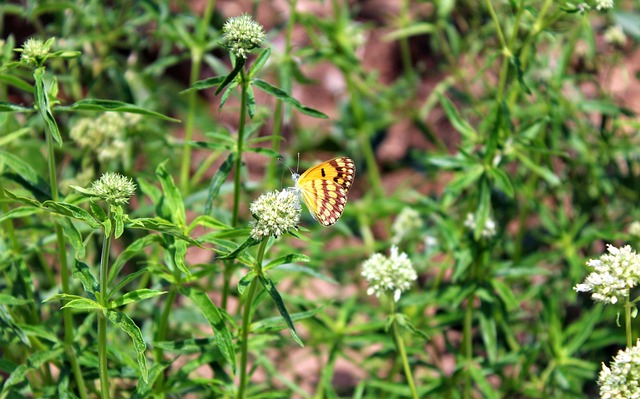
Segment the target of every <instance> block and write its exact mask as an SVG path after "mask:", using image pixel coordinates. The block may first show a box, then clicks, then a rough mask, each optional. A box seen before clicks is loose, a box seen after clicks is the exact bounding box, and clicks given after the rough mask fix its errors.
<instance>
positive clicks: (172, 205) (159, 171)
mask: <svg viewBox="0 0 640 399" xmlns="http://www.w3.org/2000/svg"><path fill="white" fill-rule="evenodd" d="M167 162H168V160H167V161H164V162H163V163H161V164H160V165H158V167H157V168H156V176H157V177H158V180H159V181H160V184H161V185H162V191H163V192H164V200H165V204H166V205H167V207H168V208H169V213H170V214H171V215H172V216H173V218H172V219H171V221H172V222H174V223H175V224H176V225H178V226H180V228H184V227H185V226H186V219H187V218H186V215H185V210H184V202H183V201H182V195H181V194H180V190H178V187H176V185H175V183H174V182H173V177H171V175H170V174H169V173H168V172H167V170H166V169H165V165H166V164H167Z"/></svg>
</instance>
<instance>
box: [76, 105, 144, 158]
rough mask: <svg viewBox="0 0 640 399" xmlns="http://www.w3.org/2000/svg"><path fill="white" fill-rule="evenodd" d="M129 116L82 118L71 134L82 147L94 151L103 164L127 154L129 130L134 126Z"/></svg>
mask: <svg viewBox="0 0 640 399" xmlns="http://www.w3.org/2000/svg"><path fill="white" fill-rule="evenodd" d="M127 115H129V114H122V113H118V112H106V113H104V114H102V115H100V116H99V117H97V118H81V119H78V120H77V121H76V123H75V124H74V126H73V128H71V131H70V132H69V136H71V139H72V140H73V141H75V142H76V143H77V144H78V145H79V146H80V147H83V148H86V149H89V150H91V151H94V152H95V153H96V155H97V157H98V160H100V161H101V162H109V161H111V160H114V159H117V158H119V157H122V156H123V155H124V154H126V152H125V151H126V148H127V142H128V135H127V129H128V128H129V127H130V126H132V124H131V123H130V122H129V121H130V118H129V117H128V116H127Z"/></svg>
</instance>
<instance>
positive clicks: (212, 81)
mask: <svg viewBox="0 0 640 399" xmlns="http://www.w3.org/2000/svg"><path fill="white" fill-rule="evenodd" d="M223 81H224V76H214V77H212V78H207V79H203V80H198V81H196V82H194V83H193V84H192V85H191V87H189V88H188V89H186V90H182V91H181V92H180V94H184V93H188V92H190V91H193V90H204V89H208V88H210V87H213V86H218V85H219V84H220V83H222V82H223Z"/></svg>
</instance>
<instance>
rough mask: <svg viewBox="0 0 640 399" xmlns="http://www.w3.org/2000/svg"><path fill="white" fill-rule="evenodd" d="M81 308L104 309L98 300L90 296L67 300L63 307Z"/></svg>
mask: <svg viewBox="0 0 640 399" xmlns="http://www.w3.org/2000/svg"><path fill="white" fill-rule="evenodd" d="M65 308H71V309H80V310H102V309H103V307H102V305H100V304H99V303H98V302H96V301H94V300H93V299H89V298H80V299H72V300H70V301H69V302H67V303H66V304H65V305H64V306H63V307H62V309H65Z"/></svg>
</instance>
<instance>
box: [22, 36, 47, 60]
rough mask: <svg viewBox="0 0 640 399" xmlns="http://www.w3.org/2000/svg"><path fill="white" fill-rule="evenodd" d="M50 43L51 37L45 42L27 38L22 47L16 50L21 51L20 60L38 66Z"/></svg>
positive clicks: (44, 56)
mask: <svg viewBox="0 0 640 399" xmlns="http://www.w3.org/2000/svg"><path fill="white" fill-rule="evenodd" d="M52 45H53V40H52V39H49V40H48V41H46V42H45V43H43V42H42V40H40V39H35V38H31V39H28V40H27V41H26V42H24V44H23V45H22V49H20V50H18V51H20V52H22V55H21V56H20V61H21V62H23V63H25V64H28V65H31V66H38V65H40V64H41V63H42V61H43V60H44V59H45V58H46V56H47V55H48V54H49V52H50V50H51V46H52Z"/></svg>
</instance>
